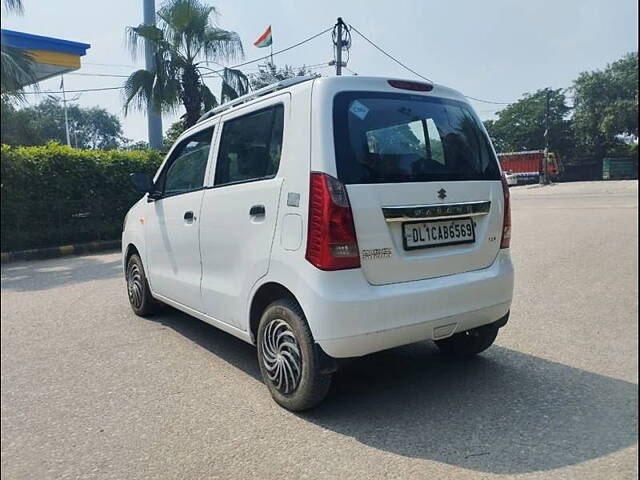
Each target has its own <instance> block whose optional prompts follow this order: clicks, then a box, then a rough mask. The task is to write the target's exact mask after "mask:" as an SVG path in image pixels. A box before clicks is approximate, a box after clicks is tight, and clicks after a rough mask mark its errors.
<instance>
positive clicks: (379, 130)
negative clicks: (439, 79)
mask: <svg viewBox="0 0 640 480" xmlns="http://www.w3.org/2000/svg"><path fill="white" fill-rule="evenodd" d="M333 112H334V113H333V117H334V118H333V129H334V138H335V149H336V163H337V165H336V167H337V170H338V178H339V179H340V180H341V181H342V182H343V183H345V184H353V183H398V182H428V181H442V180H499V179H500V170H499V167H498V162H497V160H496V158H495V156H494V154H493V151H492V149H491V147H490V145H489V140H488V139H487V136H486V135H485V133H484V131H483V130H482V129H481V128H480V121H479V120H478V118H477V117H476V115H475V114H474V112H473V111H472V110H471V109H470V108H469V107H468V106H467V105H466V104H464V103H462V102H456V101H452V100H443V99H439V98H426V97H422V96H418V95H407V94H395V93H366V92H342V93H339V94H338V95H336V97H335V100H334V104H333Z"/></svg>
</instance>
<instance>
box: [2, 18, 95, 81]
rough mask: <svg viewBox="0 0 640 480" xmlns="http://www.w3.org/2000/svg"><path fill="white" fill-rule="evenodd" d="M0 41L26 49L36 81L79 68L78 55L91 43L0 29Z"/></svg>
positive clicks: (84, 51) (81, 54)
mask: <svg viewBox="0 0 640 480" xmlns="http://www.w3.org/2000/svg"><path fill="white" fill-rule="evenodd" d="M1 33H2V36H1V42H2V44H3V45H8V46H10V47H14V48H20V49H23V50H25V51H27V52H28V53H29V54H30V55H31V58H32V59H33V61H34V62H35V63H36V65H35V69H34V70H35V76H36V79H37V81H41V80H45V79H47V78H51V77H55V76H57V75H62V74H63V73H67V72H70V71H73V70H77V69H79V68H80V57H82V56H84V55H85V54H86V53H87V50H88V49H89V48H90V47H91V45H89V44H87V43H80V42H72V41H70V40H62V39H60V38H53V37H43V36H41V35H33V34H31V33H24V32H16V31H13V30H6V29H4V28H3V29H2V31H1Z"/></svg>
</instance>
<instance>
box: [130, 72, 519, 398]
mask: <svg viewBox="0 0 640 480" xmlns="http://www.w3.org/2000/svg"><path fill="white" fill-rule="evenodd" d="M132 180H133V182H134V184H135V186H136V188H137V189H138V191H140V192H143V193H145V195H144V197H143V198H142V199H141V200H140V201H139V202H137V203H136V204H135V205H134V206H133V207H132V208H131V210H130V211H129V213H128V214H127V217H126V219H125V222H124V231H123V235H122V245H123V262H124V267H125V272H126V281H127V290H128V295H129V300H130V303H131V306H132V308H133V310H134V312H135V313H136V314H138V315H147V314H149V313H151V312H152V311H153V309H154V307H156V306H157V304H158V303H159V302H161V303H165V304H168V305H171V306H173V307H175V308H177V309H179V310H182V311H184V312H187V313H188V314H191V315H193V316H195V317H197V318H199V319H201V320H204V321H205V322H207V323H210V324H211V325H214V326H216V327H218V328H220V329H222V330H224V331H225V332H228V333H230V334H232V335H235V336H236V337H239V338H241V339H243V340H245V341H247V342H250V343H253V344H255V345H257V350H258V362H259V365H260V370H261V372H262V375H263V377H264V381H265V383H266V385H267V386H268V388H269V390H270V392H271V394H272V395H273V397H274V399H275V400H276V402H278V403H279V404H280V405H282V406H284V407H285V408H288V409H291V410H303V409H306V408H310V407H312V406H314V405H317V404H318V403H319V402H320V401H322V399H323V398H324V397H325V395H326V394H327V391H328V389H329V384H330V381H331V374H332V373H333V372H334V371H335V369H336V359H337V358H344V357H355V356H362V355H367V354H369V353H372V352H377V351H380V350H384V349H388V348H392V347H396V346H399V345H405V344H409V343H413V342H419V341H423V340H427V339H432V340H435V342H436V344H437V345H438V346H439V347H440V348H441V349H442V350H443V351H445V352H447V353H450V354H454V355H463V356H470V355H474V354H477V353H479V352H481V351H483V350H485V349H486V348H488V347H489V346H490V345H491V344H492V343H493V341H494V340H495V338H496V335H497V333H498V329H499V328H500V327H502V326H504V325H505V323H506V322H507V319H508V317H509V310H510V306H511V298H512V291H513V268H512V264H511V259H510V256H509V239H510V228H511V220H510V207H509V189H508V187H507V185H506V181H505V179H504V177H503V176H501V172H500V166H499V164H498V161H497V159H496V155H495V152H494V150H493V148H492V146H491V144H490V141H489V138H488V136H487V133H486V131H485V130H484V128H483V126H482V123H481V122H480V121H479V120H478V118H477V116H476V114H475V113H474V111H473V109H472V108H471V106H470V105H469V104H468V103H467V101H466V100H465V97H464V96H462V95H461V94H460V93H458V92H456V91H454V90H451V89H449V88H445V87H442V86H437V85H430V84H427V83H420V82H413V81H405V80H394V79H385V78H365V77H335V78H296V79H290V80H287V81H284V82H281V83H279V84H276V85H272V86H270V87H265V88H264V89H261V90H259V91H256V92H253V93H251V94H249V95H246V96H244V97H241V98H239V99H236V100H234V101H232V102H230V103H228V104H225V105H223V106H221V107H218V108H216V109H214V110H213V111H211V112H209V113H207V114H206V115H204V116H203V118H202V119H201V120H200V121H199V122H198V124H197V125H195V126H193V127H191V128H190V129H188V130H187V131H185V132H184V133H183V134H182V136H181V137H180V138H179V139H178V141H177V142H176V143H175V145H174V146H173V148H172V149H171V151H170V152H169V154H168V155H167V157H166V159H165V161H164V162H163V164H162V166H161V167H160V169H159V170H158V172H157V174H156V175H155V177H154V178H153V179H151V178H150V177H149V176H147V175H144V174H132Z"/></svg>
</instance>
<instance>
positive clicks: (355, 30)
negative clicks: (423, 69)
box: [349, 25, 433, 83]
mask: <svg viewBox="0 0 640 480" xmlns="http://www.w3.org/2000/svg"><path fill="white" fill-rule="evenodd" d="M349 28H351V29H353V31H354V32H356V33H357V34H358V35H360V36H361V37H362V38H363V39H364V40H366V41H367V42H368V43H369V44H370V45H371V46H372V47H374V48H375V49H377V50H378V51H380V52H381V53H383V54H385V55H386V56H387V57H389V58H390V59H391V60H393V61H394V62H396V63H397V64H398V65H400V66H401V67H404V68H406V69H407V70H409V71H410V72H411V73H413V74H414V75H417V76H418V77H420V78H422V79H423V80H426V81H427V82H429V83H433V80H431V79H429V78H427V77H425V76H424V75H420V74H419V73H418V72H416V71H415V70H414V69H412V68H411V67H408V66H407V65H405V64H404V63H402V62H401V61H400V60H398V59H397V58H395V57H394V56H392V55H391V54H389V53H387V52H385V51H384V50H383V49H382V48H380V47H379V46H378V45H376V44H375V43H373V42H372V41H371V40H369V39H368V38H367V37H365V36H364V35H363V34H362V33H361V32H360V31H359V30H358V29H357V28H356V27H354V26H353V25H349Z"/></svg>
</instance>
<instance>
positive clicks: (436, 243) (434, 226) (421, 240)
mask: <svg viewBox="0 0 640 480" xmlns="http://www.w3.org/2000/svg"><path fill="white" fill-rule="evenodd" d="M402 239H403V242H404V249H405V250H415V249H417V248H430V247H443V246H445V245H457V244H460V243H473V242H475V241H476V234H475V230H474V226H473V220H471V219H470V218H457V219H455V220H436V221H431V222H410V223H403V224H402Z"/></svg>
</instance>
